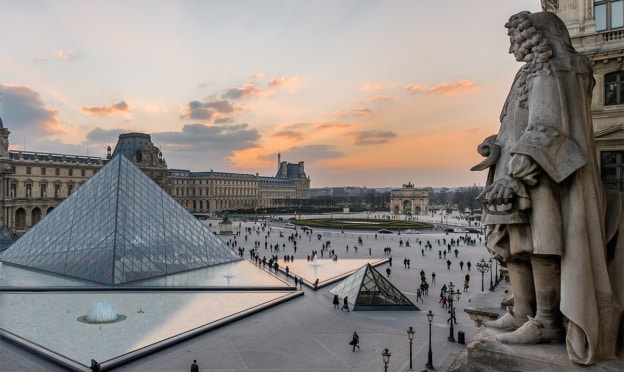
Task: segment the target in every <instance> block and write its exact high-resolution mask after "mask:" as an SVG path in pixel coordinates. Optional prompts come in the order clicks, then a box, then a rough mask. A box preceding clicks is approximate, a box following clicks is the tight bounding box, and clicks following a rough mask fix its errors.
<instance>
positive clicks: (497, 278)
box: [494, 260, 499, 286]
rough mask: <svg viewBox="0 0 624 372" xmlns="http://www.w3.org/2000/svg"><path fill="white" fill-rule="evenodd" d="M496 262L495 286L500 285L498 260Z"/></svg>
mask: <svg viewBox="0 0 624 372" xmlns="http://www.w3.org/2000/svg"><path fill="white" fill-rule="evenodd" d="M494 262H495V263H496V270H495V271H494V285H495V286H496V285H498V280H499V276H498V260H494Z"/></svg>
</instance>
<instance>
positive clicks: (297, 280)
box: [295, 275, 299, 289]
mask: <svg viewBox="0 0 624 372" xmlns="http://www.w3.org/2000/svg"><path fill="white" fill-rule="evenodd" d="M298 282H299V279H298V278H297V275H295V289H297V284H299V283H298Z"/></svg>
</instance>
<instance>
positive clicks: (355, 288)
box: [329, 264, 420, 310]
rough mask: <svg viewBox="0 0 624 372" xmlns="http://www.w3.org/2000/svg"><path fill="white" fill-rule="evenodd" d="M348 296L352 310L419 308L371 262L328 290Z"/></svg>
mask: <svg viewBox="0 0 624 372" xmlns="http://www.w3.org/2000/svg"><path fill="white" fill-rule="evenodd" d="M329 292H330V293H331V294H334V295H338V297H340V298H341V299H342V298H345V297H348V299H347V301H348V302H349V303H350V304H351V306H352V307H353V310H420V309H419V308H418V307H416V305H414V304H413V303H412V302H411V301H410V300H409V299H408V298H407V297H406V296H405V295H404V294H403V293H401V291H399V290H398V289H397V288H396V287H395V286H394V285H393V284H392V283H390V281H388V279H386V278H384V276H383V275H381V274H380V273H379V271H377V270H375V268H374V267H373V266H371V264H366V265H365V266H362V267H361V268H360V269H358V271H356V272H355V273H353V274H352V275H350V276H349V277H347V278H346V279H345V280H343V281H342V282H340V284H338V285H337V286H335V287H334V288H332V289H331V290H330V291H329Z"/></svg>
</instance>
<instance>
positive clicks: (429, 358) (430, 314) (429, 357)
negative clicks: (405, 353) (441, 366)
mask: <svg viewBox="0 0 624 372" xmlns="http://www.w3.org/2000/svg"><path fill="white" fill-rule="evenodd" d="M427 321H429V353H428V354H427V365H425V367H427V368H428V369H434V367H433V352H431V322H433V312H432V311H431V310H429V312H428V313H427ZM410 346H411V345H410ZM410 351H411V349H410ZM410 361H411V358H410ZM410 369H412V364H411V363H410Z"/></svg>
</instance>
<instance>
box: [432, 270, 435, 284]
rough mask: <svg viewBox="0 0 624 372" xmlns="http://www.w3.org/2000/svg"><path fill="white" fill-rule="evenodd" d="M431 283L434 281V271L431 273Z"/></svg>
mask: <svg viewBox="0 0 624 372" xmlns="http://www.w3.org/2000/svg"><path fill="white" fill-rule="evenodd" d="M431 283H435V272H433V273H431Z"/></svg>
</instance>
